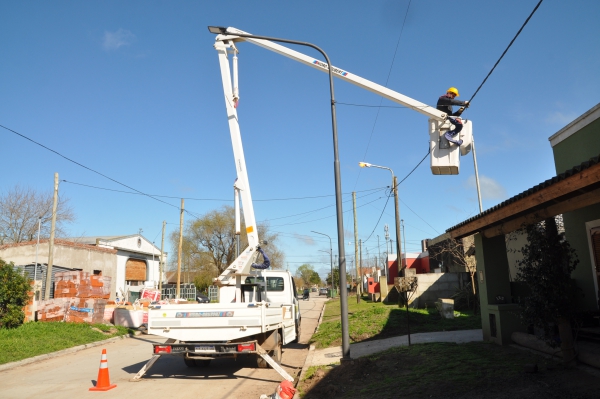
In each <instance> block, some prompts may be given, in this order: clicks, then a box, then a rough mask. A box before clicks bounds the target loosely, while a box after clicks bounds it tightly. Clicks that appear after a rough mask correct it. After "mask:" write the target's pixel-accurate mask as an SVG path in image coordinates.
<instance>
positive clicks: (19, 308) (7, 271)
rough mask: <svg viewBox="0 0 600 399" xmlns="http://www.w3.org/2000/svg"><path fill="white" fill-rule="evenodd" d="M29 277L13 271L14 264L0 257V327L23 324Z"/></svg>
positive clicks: (27, 298)
mask: <svg viewBox="0 0 600 399" xmlns="http://www.w3.org/2000/svg"><path fill="white" fill-rule="evenodd" d="M29 289H30V285H29V278H27V277H26V276H23V275H21V274H20V273H19V272H17V271H15V269H14V264H13V263H12V262H11V263H6V262H4V261H3V260H2V259H0V328H15V327H19V326H20V325H21V324H23V321H24V319H25V312H24V311H23V307H24V306H25V305H27V302H28V300H29V297H28V295H27V293H28V292H29Z"/></svg>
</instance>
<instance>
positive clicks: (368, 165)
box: [358, 162, 371, 168]
mask: <svg viewBox="0 0 600 399" xmlns="http://www.w3.org/2000/svg"><path fill="white" fill-rule="evenodd" d="M358 166H360V167H361V168H370V167H371V164H370V163H367V162H359V163H358Z"/></svg>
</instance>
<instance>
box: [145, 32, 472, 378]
mask: <svg viewBox="0 0 600 399" xmlns="http://www.w3.org/2000/svg"><path fill="white" fill-rule="evenodd" d="M209 30H210V31H211V32H213V33H218V35H217V37H216V42H215V44H214V47H215V49H216V50H217V54H218V59H219V65H220V69H221V78H222V83H223V91H224V99H225V108H226V111H227V118H228V122H229V130H230V136H231V142H232V146H233V155H234V162H235V168H236V173H237V179H236V181H235V184H234V192H235V194H236V196H235V198H236V200H235V212H236V230H237V231H239V230H240V227H239V226H240V211H239V200H238V198H240V199H241V203H242V207H243V210H244V221H245V225H246V235H247V238H248V246H247V247H246V248H245V249H244V250H243V251H242V252H241V253H240V255H239V256H238V257H237V258H236V259H235V261H234V262H233V263H231V264H230V265H229V266H228V267H227V269H225V271H224V272H223V273H222V274H221V275H220V276H219V277H217V278H216V279H215V281H214V284H213V285H214V287H216V288H217V289H218V295H217V298H218V299H217V301H216V302H215V303H203V304H185V303H184V304H166V305H164V304H161V305H152V306H150V307H149V312H148V333H149V334H154V335H158V336H163V337H165V338H167V341H166V342H165V343H163V344H154V355H153V357H152V359H150V361H149V362H148V363H147V364H146V365H145V366H144V367H143V368H142V370H140V372H139V373H138V375H136V377H134V378H133V380H139V379H140V378H141V377H142V376H143V374H144V373H145V372H146V371H147V370H148V369H149V368H150V367H151V366H152V364H153V363H154V362H155V361H156V360H157V359H158V358H159V357H160V356H181V357H182V358H183V361H184V362H185V364H186V365H188V366H190V367H194V366H208V365H209V363H210V361H211V360H212V359H215V358H222V357H234V358H235V357H237V356H241V355H253V356H256V357H257V366H258V367H268V365H271V366H272V367H273V368H275V369H276V370H277V371H278V372H279V373H280V374H281V375H282V376H283V377H284V378H286V379H288V380H290V381H292V380H293V379H292V378H291V377H290V376H289V375H288V374H287V373H286V372H285V370H283V369H282V368H281V367H279V363H280V362H281V355H282V346H283V345H285V344H288V343H290V342H293V341H296V340H298V339H299V336H300V325H301V316H300V312H299V307H298V299H297V296H296V292H297V291H296V287H295V285H294V280H293V278H292V276H291V275H290V273H289V272H287V271H279V270H266V269H267V268H268V267H269V260H268V257H267V256H266V255H265V254H264V250H263V249H262V248H261V245H262V244H263V242H261V241H260V239H259V236H258V230H257V225H256V219H255V216H254V208H253V205H252V196H251V193H250V183H249V180H248V174H247V170H246V161H245V158H244V151H243V147H242V139H241V134H240V126H239V122H238V116H237V106H238V102H239V99H240V96H239V88H238V62H237V61H238V50H237V47H236V44H237V43H239V42H249V43H252V44H256V45H259V46H261V47H264V48H266V49H268V50H271V51H274V52H276V53H279V54H281V55H284V56H286V57H289V58H291V59H293V60H295V61H299V62H301V63H303V64H305V65H308V66H311V67H313V68H316V69H318V70H321V71H323V72H328V71H329V65H328V64H326V63H325V62H323V61H320V60H316V59H314V58H312V57H309V56H306V55H304V54H301V53H299V52H297V51H294V50H292V49H289V48H287V47H284V46H281V45H279V44H276V43H273V42H272V41H269V40H265V39H257V38H252V37H248V36H247V35H250V34H249V33H247V32H244V31H241V30H238V29H235V28H224V27H209ZM244 35H246V36H244ZM229 54H232V55H233V57H232V66H233V68H232V69H231V68H230V63H229V59H228V56H229ZM332 71H333V74H334V76H335V77H337V78H340V79H343V80H345V81H348V82H350V83H352V84H355V85H357V86H359V87H362V88H364V89H366V90H369V91H372V92H374V93H376V94H379V95H381V96H383V97H385V98H387V99H389V100H392V101H395V102H397V103H399V104H402V105H404V106H406V107H408V108H411V109H413V110H415V111H417V112H420V113H422V114H424V115H426V116H428V117H429V134H430V138H431V154H432V163H431V169H432V172H433V173H434V174H457V173H458V153H459V148H458V146H455V145H450V144H449V143H448V142H447V140H445V139H444V138H443V136H444V133H445V132H446V131H447V130H448V129H451V128H452V126H451V124H450V123H449V122H448V121H447V117H448V116H447V115H446V114H445V113H443V112H442V111H439V110H437V109H436V108H434V107H431V106H428V105H426V104H423V103H421V102H419V101H416V100H414V99H411V98H409V97H406V96H404V95H402V94H400V93H397V92H395V91H393V90H391V89H389V88H386V87H384V86H381V85H378V84H376V83H373V82H370V81H368V80H366V79H363V78H361V77H359V76H356V75H353V74H351V73H349V72H347V71H345V70H343V69H341V68H336V67H333V66H332ZM460 138H461V139H463V141H464V144H463V145H462V146H461V147H460V153H461V154H462V155H466V153H468V152H469V150H470V145H471V142H470V140H471V125H470V123H469V121H467V123H466V124H465V127H464V128H463V130H462V132H461V136H460ZM261 255H262V256H263V262H262V263H256V262H258V260H259V259H260V257H261Z"/></svg>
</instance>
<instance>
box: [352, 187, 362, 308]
mask: <svg viewBox="0 0 600 399" xmlns="http://www.w3.org/2000/svg"><path fill="white" fill-rule="evenodd" d="M352 208H353V210H354V260H355V263H356V283H357V284H356V303H360V296H361V295H362V279H361V278H360V270H359V269H358V221H357V219H356V191H353V192H352Z"/></svg>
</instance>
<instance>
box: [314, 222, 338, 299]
mask: <svg viewBox="0 0 600 399" xmlns="http://www.w3.org/2000/svg"><path fill="white" fill-rule="evenodd" d="M311 233H315V234H321V235H322V236H325V237H327V238H329V261H330V262H331V297H332V298H333V297H334V295H333V289H334V285H333V247H332V245H331V237H329V236H328V235H327V234H325V233H319V232H318V231H312V230H311Z"/></svg>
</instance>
